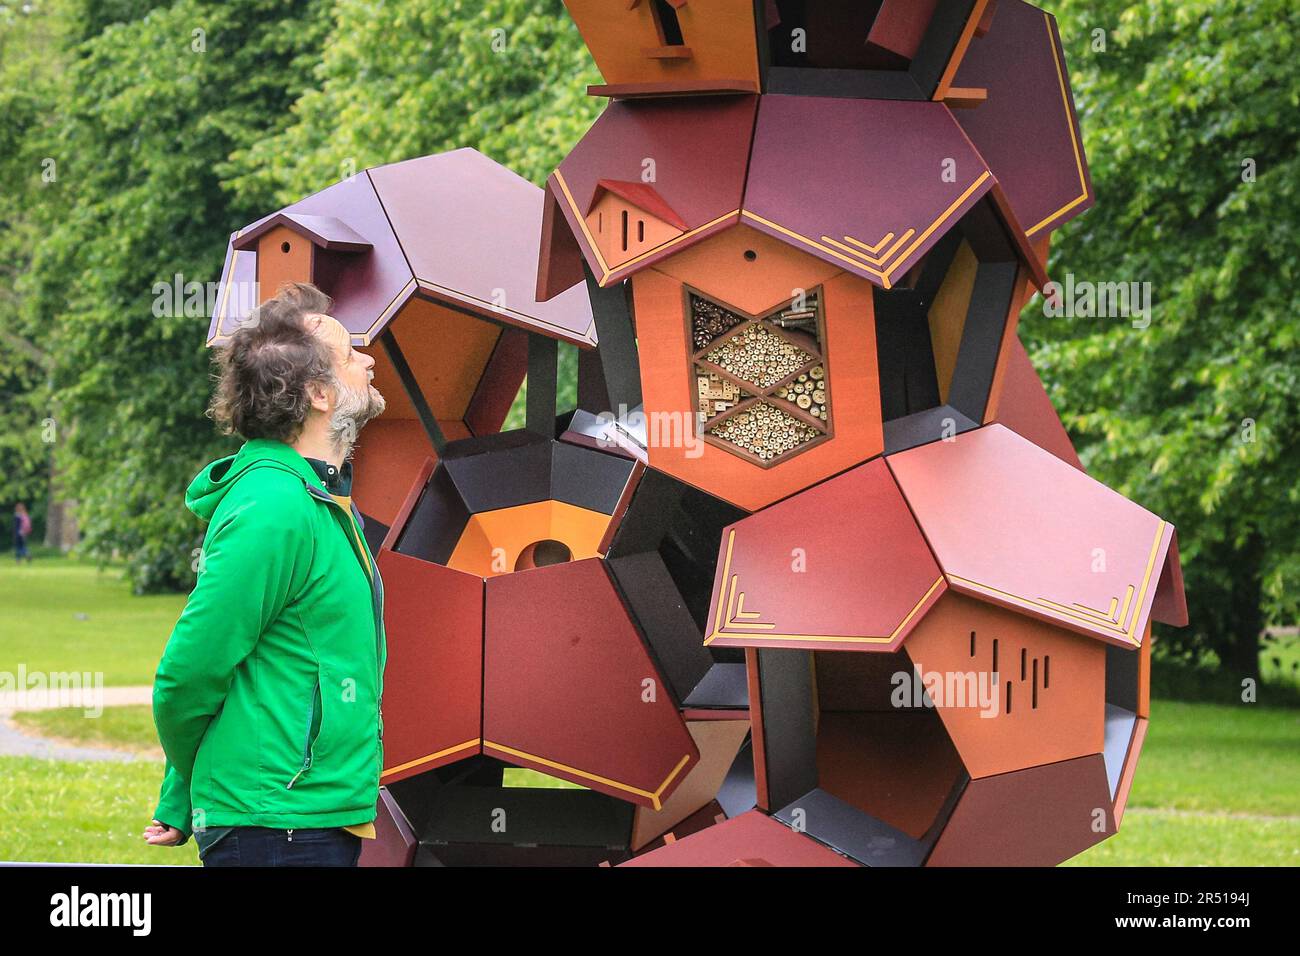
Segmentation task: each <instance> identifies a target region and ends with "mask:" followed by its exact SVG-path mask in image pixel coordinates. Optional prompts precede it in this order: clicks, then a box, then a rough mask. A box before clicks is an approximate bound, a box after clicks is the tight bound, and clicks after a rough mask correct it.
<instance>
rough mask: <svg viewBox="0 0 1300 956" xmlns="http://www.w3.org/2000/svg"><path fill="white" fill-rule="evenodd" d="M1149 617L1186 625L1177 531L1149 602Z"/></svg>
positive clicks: (1165, 622)
mask: <svg viewBox="0 0 1300 956" xmlns="http://www.w3.org/2000/svg"><path fill="white" fill-rule="evenodd" d="M1151 619H1152V620H1153V621H1160V622H1162V623H1164V624H1172V625H1173V626H1174V627H1186V626H1187V621H1188V618H1187V595H1186V593H1184V591H1183V562H1182V559H1181V558H1179V556H1178V532H1177V531H1175V532H1174V536H1173V538H1172V539H1171V540H1170V542H1169V551H1168V553H1166V554H1165V565H1164V568H1162V569H1161V571H1160V583H1159V584H1158V585H1157V586H1156V596H1155V600H1153V601H1152V602H1151Z"/></svg>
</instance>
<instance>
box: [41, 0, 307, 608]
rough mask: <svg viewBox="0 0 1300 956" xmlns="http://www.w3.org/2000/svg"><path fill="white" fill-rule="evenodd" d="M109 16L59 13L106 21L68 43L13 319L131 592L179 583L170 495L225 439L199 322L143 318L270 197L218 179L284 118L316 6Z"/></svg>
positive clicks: (185, 562)
mask: <svg viewBox="0 0 1300 956" xmlns="http://www.w3.org/2000/svg"><path fill="white" fill-rule="evenodd" d="M97 11H98V12H97ZM107 12H108V13H109V14H111V16H107V17H106V16H105V8H101V7H100V5H99V4H98V3H95V2H90V0H82V2H78V3H74V4H72V5H71V6H70V8H69V9H68V17H69V23H70V24H71V25H73V27H75V28H76V29H81V28H82V26H83V25H84V24H85V23H91V24H93V25H99V26H100V27H101V28H100V29H99V30H98V32H96V33H94V34H93V35H90V36H89V37H88V38H87V39H85V40H84V41H82V42H80V43H75V44H74V45H73V46H72V47H71V50H70V56H69V63H68V65H67V68H66V69H65V70H64V71H63V72H62V75H61V86H60V89H59V97H58V101H57V104H56V106H57V109H56V111H55V116H54V122H53V123H51V124H49V125H48V126H47V127H46V128H45V129H44V130H43V131H42V138H43V141H42V142H41V144H40V145H41V150H42V151H43V154H44V155H46V156H48V157H51V158H53V160H54V162H55V164H56V165H55V168H56V169H57V178H56V179H55V180H54V181H53V182H52V183H48V184H46V186H47V187H48V188H45V189H43V190H40V191H36V190H35V187H33V186H31V185H30V184H27V192H26V193H25V200H24V201H25V202H26V204H27V208H28V209H29V210H32V211H33V215H35V217H36V219H37V221H38V223H39V227H40V229H41V233H42V236H41V241H40V242H39V243H36V244H35V246H34V254H33V255H32V258H31V263H30V271H29V272H28V274H27V275H25V276H23V277H21V278H20V279H19V281H18V288H19V290H20V294H21V296H22V299H23V309H24V311H25V313H26V315H27V317H28V320H29V321H30V322H32V323H35V322H38V321H39V322H43V323H47V324H50V325H51V326H52V327H51V330H50V333H49V336H48V346H49V350H50V352H51V353H52V355H53V359H54V388H55V390H56V395H57V398H58V400H59V401H60V403H61V406H62V411H61V415H60V417H59V419H58V420H57V423H56V424H57V428H58V442H57V452H56V454H57V455H58V456H59V461H60V463H61V465H62V466H63V467H64V468H65V469H66V472H65V476H66V480H67V483H68V486H69V488H70V490H71V492H72V494H73V496H74V497H76V498H77V499H78V503H79V515H78V517H79V520H80V524H81V529H82V532H83V535H84V537H83V542H84V544H85V546H86V548H87V550H88V551H89V552H90V553H92V554H98V555H101V556H106V555H108V554H111V553H112V552H114V551H116V552H119V553H121V554H122V555H124V556H126V557H127V558H128V559H129V567H130V572H131V575H132V577H133V579H134V581H135V584H136V587H137V589H139V590H148V589H156V588H174V587H181V586H184V585H185V584H187V583H189V582H191V581H192V580H193V575H192V572H191V568H190V566H191V561H192V551H193V549H194V548H196V547H197V546H198V544H199V542H200V540H201V534H202V531H201V528H200V527H199V525H198V522H197V521H196V519H194V518H193V516H191V515H190V514H189V513H188V512H186V511H185V509H184V508H183V507H179V506H178V502H179V496H180V492H181V491H182V490H183V489H184V488H185V486H186V484H187V483H188V481H189V480H190V478H192V477H193V475H194V473H195V472H196V471H197V470H198V468H199V467H201V465H202V464H204V463H205V462H206V461H207V460H209V459H210V458H212V457H214V456H215V455H216V454H220V453H223V452H224V451H226V450H229V448H230V445H231V443H230V442H228V441H223V440H220V439H218V437H217V436H216V433H215V431H214V429H213V427H212V424H211V423H210V422H208V421H207V420H206V419H205V418H204V416H203V410H204V407H205V404H206V400H207V397H208V388H207V378H208V375H207V373H208V367H209V366H208V353H207V350H206V349H205V348H204V345H203V341H204V338H205V332H206V326H207V319H206V317H205V316H202V315H187V314H184V311H183V310H177V309H176V308H172V309H171V310H159V309H157V308H155V303H156V300H157V294H156V292H155V284H157V283H160V282H161V283H170V282H172V281H173V277H174V276H175V275H177V274H179V275H181V276H182V277H183V278H184V280H185V281H193V280H199V281H202V280H212V279H215V278H216V277H217V275H218V274H219V271H220V264H221V258H222V255H223V253H224V249H225V241H226V237H227V236H228V234H229V232H230V230H231V229H233V228H235V227H237V226H238V225H241V224H243V223H244V222H246V221H248V220H249V219H250V218H252V217H253V216H254V215H255V214H257V213H258V212H259V211H260V210H261V209H262V208H263V207H264V206H265V205H266V203H267V202H269V201H270V199H269V197H268V196H265V195H262V196H258V195H255V194H254V191H253V190H251V189H250V190H248V191H246V192H244V193H235V192H232V191H227V190H224V189H223V188H222V181H221V179H220V176H219V174H218V167H219V166H220V165H221V164H222V163H223V162H224V161H225V160H226V159H227V158H228V157H229V155H230V153H231V152H232V151H233V150H234V149H235V148H236V147H238V146H242V145H246V144H248V143H250V142H254V141H256V140H257V139H259V138H261V137H262V136H266V135H273V134H274V133H276V132H277V131H278V130H279V129H281V128H283V127H284V126H285V125H286V124H287V123H288V122H289V120H290V118H291V117H290V114H289V107H290V105H291V104H292V103H293V101H294V100H295V99H296V98H297V97H298V96H299V95H300V94H301V92H302V90H303V89H304V88H305V86H306V84H307V81H308V79H309V75H310V70H311V66H312V64H313V63H314V62H315V60H316V59H317V57H318V55H319V47H320V44H321V42H322V39H323V37H324V33H325V27H326V25H327V20H326V17H325V15H324V14H325V12H326V6H325V4H324V3H323V2H316V0H294V2H277V0H231V2H200V0H179V2H175V3H171V4H138V3H137V4H131V3H118V4H115V5H113V7H112V8H111V9H109V10H108V11H107ZM91 29H93V26H92V27H91ZM160 312H161V314H158V313H160Z"/></svg>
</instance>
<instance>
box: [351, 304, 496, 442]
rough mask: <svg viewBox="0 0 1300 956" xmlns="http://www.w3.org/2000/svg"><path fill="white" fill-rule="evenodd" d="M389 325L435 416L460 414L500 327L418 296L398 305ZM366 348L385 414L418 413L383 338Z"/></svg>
mask: <svg viewBox="0 0 1300 956" xmlns="http://www.w3.org/2000/svg"><path fill="white" fill-rule="evenodd" d="M389 328H390V329H391V331H392V332H393V334H394V335H395V336H396V338H397V345H398V347H399V348H400V349H401V350H402V355H403V357H405V359H406V363H407V364H408V365H409V366H411V373H412V374H413V375H414V376H415V381H416V383H417V384H418V385H419V386H420V390H421V391H422V392H423V393H424V400H425V401H426V402H428V403H429V408H431V409H432V410H433V416H434V418H437V419H438V420H439V421H441V420H443V419H447V420H451V421H459V420H461V419H463V418H464V417H465V409H466V407H467V406H468V405H469V401H470V399H471V398H473V397H474V390H475V389H476V388H477V387H478V383H479V379H480V378H481V377H482V375H483V369H484V368H486V367H487V363H488V360H489V359H490V358H491V357H492V349H493V347H494V346H495V345H496V343H497V339H498V337H500V335H501V327H500V326H498V325H494V324H493V323H491V322H486V321H484V320H482V319H475V318H471V317H470V316H468V315H464V314H463V313H460V312H455V311H453V310H451V309H448V308H446V307H445V306H441V305H437V304H435V303H433V302H429V301H427V300H425V299H418V298H417V299H412V300H411V301H410V302H408V303H407V304H406V305H404V306H403V307H402V310H401V311H400V312H399V313H398V314H397V317H396V318H394V319H393V321H392V323H391V324H390V325H389ZM365 351H367V352H368V353H369V354H371V355H373V356H374V358H375V381H374V385H375V387H376V388H378V389H379V391H380V392H382V393H383V395H384V398H385V399H387V400H388V411H387V412H386V413H385V414H386V415H392V416H393V417H394V418H416V417H417V416H416V412H415V407H414V406H413V405H412V404H411V401H410V399H409V398H407V397H406V390H405V389H403V388H402V383H401V379H399V378H398V377H397V372H396V371H395V370H394V369H393V364H392V362H390V361H389V359H388V353H387V351H386V350H385V349H384V346H383V344H382V343H378V342H377V343H375V344H373V345H371V346H370V347H369V348H367V349H366V350H365Z"/></svg>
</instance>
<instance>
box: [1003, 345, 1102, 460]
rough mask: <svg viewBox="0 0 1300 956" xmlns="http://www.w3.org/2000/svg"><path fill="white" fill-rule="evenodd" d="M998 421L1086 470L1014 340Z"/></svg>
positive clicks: (1025, 356) (1004, 373)
mask: <svg viewBox="0 0 1300 956" xmlns="http://www.w3.org/2000/svg"><path fill="white" fill-rule="evenodd" d="M997 420H998V421H999V422H1001V423H1002V424H1003V425H1006V426H1007V427H1008V428H1010V429H1011V430H1012V431H1013V432H1015V433H1016V434H1017V435H1020V436H1021V437H1023V438H1028V439H1029V440H1030V441H1031V442H1033V443H1034V444H1035V445H1037V446H1038V447H1039V448H1042V449H1043V450H1044V451H1050V452H1051V453H1052V454H1053V455H1055V456H1056V457H1057V458H1059V459H1061V461H1063V462H1066V463H1067V464H1069V465H1073V466H1074V467H1075V468H1078V469H1079V470H1080V471H1082V470H1083V465H1082V464H1081V463H1080V461H1079V456H1078V455H1077V454H1075V451H1074V445H1073V443H1072V442H1071V441H1070V436H1069V435H1068V434H1067V433H1066V431H1065V426H1064V425H1062V424H1061V418H1060V416H1059V415H1057V414H1056V409H1055V408H1053V407H1052V400H1051V399H1050V398H1048V397H1047V391H1046V390H1045V389H1044V388H1043V383H1042V380H1041V379H1039V377H1038V372H1036V371H1035V370H1034V364H1033V362H1031V361H1030V360H1029V355H1028V354H1027V353H1026V352H1025V347H1024V345H1023V344H1021V342H1020V339H1019V338H1015V337H1013V340H1012V341H1011V342H1010V343H1009V344H1008V346H1007V365H1006V370H1005V371H1004V372H1003V375H1002V393H1001V395H1000V396H999V397H998V414H997Z"/></svg>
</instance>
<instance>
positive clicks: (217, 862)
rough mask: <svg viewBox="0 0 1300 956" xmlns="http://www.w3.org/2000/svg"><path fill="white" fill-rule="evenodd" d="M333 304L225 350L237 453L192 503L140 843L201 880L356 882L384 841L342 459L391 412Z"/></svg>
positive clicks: (373, 598)
mask: <svg viewBox="0 0 1300 956" xmlns="http://www.w3.org/2000/svg"><path fill="white" fill-rule="evenodd" d="M330 307H331V302H330V299H329V297H328V296H326V295H325V294H324V293H323V292H321V291H320V290H319V289H317V288H316V287H314V286H311V285H306V284H301V283H291V284H287V285H286V286H284V287H282V288H281V289H280V290H279V292H278V293H277V294H276V296H275V297H274V298H272V299H270V300H269V301H267V302H265V303H263V304H262V305H261V306H259V307H258V308H257V309H256V310H255V311H254V313H253V314H252V315H251V316H250V317H249V320H248V321H247V322H245V323H244V324H243V326H242V327H241V328H240V329H239V330H238V331H236V332H235V334H234V335H233V336H232V337H231V340H230V343H229V344H228V345H227V346H226V347H225V348H224V349H223V350H222V351H221V352H220V353H219V354H218V356H217V365H218V375H217V387H216V391H215V394H214V396H213V399H212V404H211V406H210V409H209V414H210V415H211V417H212V418H214V419H215V420H216V421H217V422H218V424H219V425H220V426H221V428H222V430H223V431H224V432H226V433H227V434H232V433H234V434H238V435H240V436H241V437H243V438H244V439H245V441H244V444H243V446H242V447H241V448H240V450H239V452H238V453H237V454H234V455H230V456H227V457H225V458H221V459H218V460H217V461H214V462H212V463H211V464H209V465H208V466H207V467H205V468H204V469H203V470H202V471H201V472H199V474H198V475H197V476H195V478H194V480H193V481H192V482H191V483H190V486H189V488H188V490H187V491H186V495H185V503H186V506H187V507H188V508H189V509H190V510H191V511H192V512H194V514H196V515H198V516H199V517H200V518H202V519H203V520H205V521H207V522H208V528H207V532H206V534H205V536H204V541H203V548H202V550H201V552H200V559H199V567H198V572H199V574H198V582H197V584H196V585H195V587H194V590H193V592H192V593H191V594H190V597H189V600H188V602H187V603H186V605H185V609H184V611H183V612H182V613H181V617H180V619H179V620H178V621H177V623H176V626H175V628H174V629H173V631H172V634H171V637H170V639H169V640H168V642H167V647H166V649H165V650H164V652H163V658H162V661H161V662H160V663H159V665H158V671H157V674H156V675H155V679H154V695H153V712H154V722H155V724H156V725H157V728H158V739H159V741H160V742H161V744H162V748H163V751H164V753H165V754H166V757H167V763H166V769H165V772H164V777H163V784H162V791H161V794H160V798H159V803H158V807H157V809H156V810H155V812H154V814H153V821H152V823H151V824H150V825H149V826H147V827H146V828H145V830H144V839H145V841H146V842H147V843H150V844H153V845H161V846H176V845H179V844H182V843H184V842H185V841H186V840H187V839H188V837H189V836H190V835H191V834H193V835H194V837H195V842H196V843H197V844H198V846H199V855H200V857H201V858H202V860H203V863H204V865H205V866H355V865H356V864H357V862H358V860H359V859H360V855H361V847H362V840H363V839H366V838H374V836H375V830H374V820H375V816H376V804H377V802H378V796H379V776H380V773H381V770H382V767H383V716H382V702H383V671H384V664H385V663H386V660H387V645H386V642H385V639H384V624H383V582H382V581H381V579H380V576H379V570H378V567H377V566H376V564H375V560H374V556H373V555H372V554H371V552H370V549H369V547H368V546H367V544H366V542H365V538H364V536H363V534H362V524H363V522H362V518H361V514H360V512H359V511H357V509H356V506H355V505H354V504H353V503H352V499H351V482H352V465H351V461H350V460H349V456H350V455H351V452H352V448H353V446H354V445H355V443H356V440H357V437H358V435H359V433H360V431H361V429H362V428H363V427H364V426H365V424H366V423H367V422H368V421H370V420H371V419H373V418H375V417H376V416H377V415H380V414H382V412H383V411H384V407H385V403H384V398H383V396H382V395H380V394H379V391H378V390H377V389H376V388H375V387H374V386H373V385H372V384H371V379H372V378H373V377H374V364H375V362H374V359H373V358H371V357H370V356H368V355H365V354H364V353H362V352H360V351H358V350H357V349H355V348H353V346H352V340H351V336H350V334H349V333H348V331H347V329H345V328H344V327H343V326H342V325H341V324H340V323H339V322H338V321H337V320H336V319H334V318H333V317H331V316H330V315H329V310H330Z"/></svg>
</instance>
